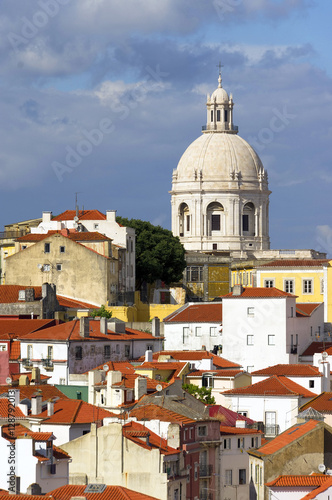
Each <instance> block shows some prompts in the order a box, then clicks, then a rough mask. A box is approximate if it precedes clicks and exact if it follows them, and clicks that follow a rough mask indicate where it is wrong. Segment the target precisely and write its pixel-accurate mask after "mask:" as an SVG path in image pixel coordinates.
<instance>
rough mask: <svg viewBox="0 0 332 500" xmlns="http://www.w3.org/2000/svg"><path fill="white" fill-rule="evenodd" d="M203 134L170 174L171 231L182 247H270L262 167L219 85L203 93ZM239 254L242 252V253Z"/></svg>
mask: <svg viewBox="0 0 332 500" xmlns="http://www.w3.org/2000/svg"><path fill="white" fill-rule="evenodd" d="M206 105H207V124H206V126H205V127H203V134H202V135H201V136H200V137H199V138H198V139H196V140H195V141H194V142H193V143H192V144H191V145H190V146H189V147H188V148H187V150H186V151H185V152H184V154H183V155H182V157H181V159H180V161H179V164H178V166H177V169H175V170H174V171H173V178H172V191H171V195H172V201H171V203H172V231H173V234H174V235H175V236H179V237H180V241H181V243H183V245H184V247H185V248H186V250H194V251H206V250H231V251H232V253H233V255H235V253H234V252H236V251H237V252H238V255H239V256H240V252H241V251H247V250H249V251H262V250H267V249H269V246H270V240H269V195H270V191H269V189H268V180H267V172H266V171H265V169H264V167H263V165H262V162H261V160H260V158H259V157H258V155H257V153H256V152H255V151H254V149H253V148H252V147H251V146H250V145H249V144H248V143H247V142H246V141H245V140H244V139H242V138H241V137H240V136H238V135H237V133H238V127H236V126H235V125H234V124H233V105H234V103H233V98H232V95H231V94H230V96H229V95H228V94H227V92H226V90H225V89H223V88H222V85H221V74H219V80H218V88H217V89H216V90H215V91H214V92H213V93H212V95H211V96H209V95H208V96H207V104H206ZM241 257H242V256H241Z"/></svg>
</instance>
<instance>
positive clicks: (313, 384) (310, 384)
mask: <svg viewBox="0 0 332 500" xmlns="http://www.w3.org/2000/svg"><path fill="white" fill-rule="evenodd" d="M309 387H310V389H313V388H314V387H315V381H314V380H309Z"/></svg>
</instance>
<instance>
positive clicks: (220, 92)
mask: <svg viewBox="0 0 332 500" xmlns="http://www.w3.org/2000/svg"><path fill="white" fill-rule="evenodd" d="M211 101H216V102H217V103H222V102H228V101H229V97H228V94H227V92H226V90H225V89H224V88H222V87H218V88H217V89H216V90H215V91H214V92H213V93H212V95H211Z"/></svg>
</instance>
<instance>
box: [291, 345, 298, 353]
mask: <svg viewBox="0 0 332 500" xmlns="http://www.w3.org/2000/svg"><path fill="white" fill-rule="evenodd" d="M290 352H291V354H297V345H293V346H292V347H291V350H290Z"/></svg>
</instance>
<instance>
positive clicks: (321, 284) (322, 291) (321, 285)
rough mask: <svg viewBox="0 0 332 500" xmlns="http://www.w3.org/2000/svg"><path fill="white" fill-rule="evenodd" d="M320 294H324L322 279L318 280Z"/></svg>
mask: <svg viewBox="0 0 332 500" xmlns="http://www.w3.org/2000/svg"><path fill="white" fill-rule="evenodd" d="M320 293H321V294H323V293H324V278H321V279H320Z"/></svg>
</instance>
